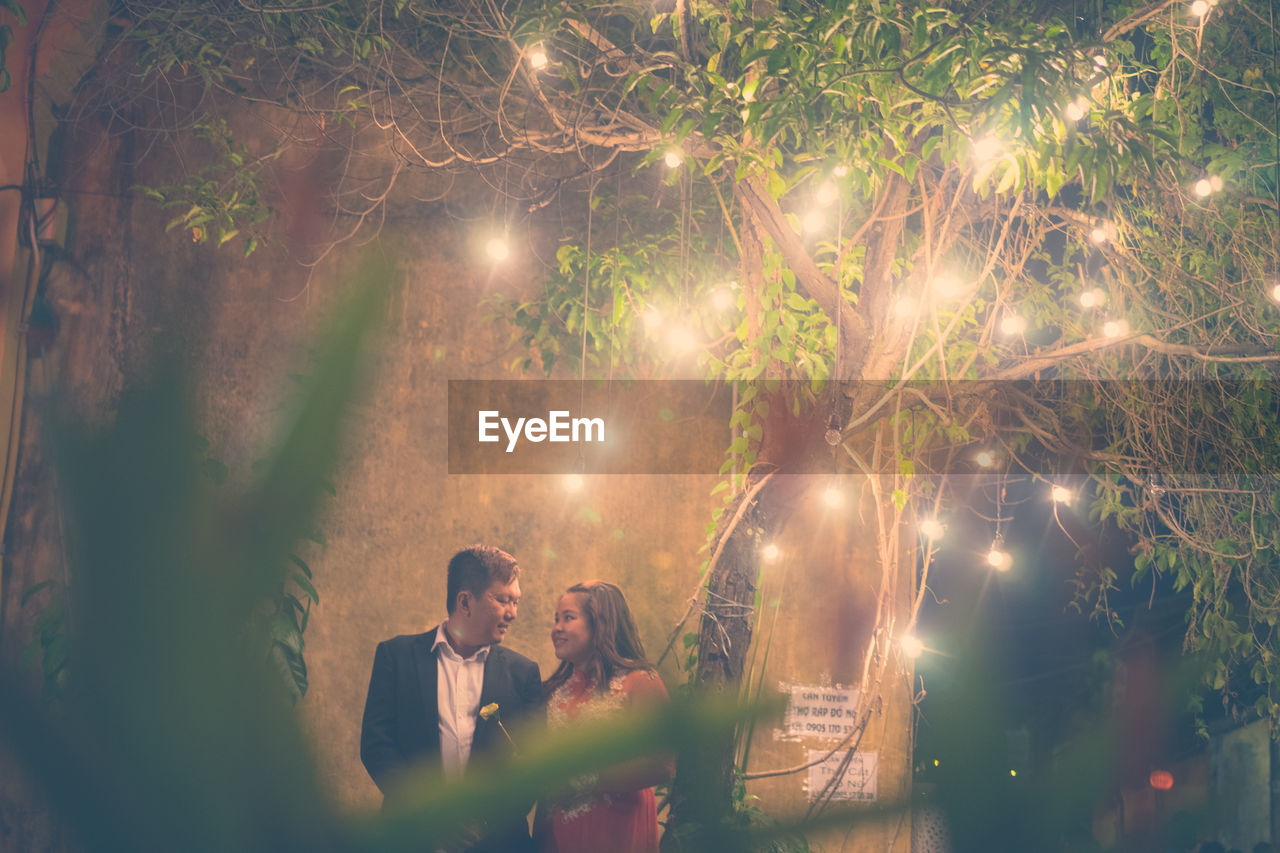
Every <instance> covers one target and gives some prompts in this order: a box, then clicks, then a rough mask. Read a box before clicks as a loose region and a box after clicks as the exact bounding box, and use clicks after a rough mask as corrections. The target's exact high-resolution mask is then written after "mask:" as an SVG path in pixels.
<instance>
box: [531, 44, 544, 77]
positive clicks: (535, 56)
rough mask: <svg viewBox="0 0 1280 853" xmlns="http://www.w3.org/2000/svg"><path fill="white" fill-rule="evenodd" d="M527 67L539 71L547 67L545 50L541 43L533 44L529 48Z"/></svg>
mask: <svg viewBox="0 0 1280 853" xmlns="http://www.w3.org/2000/svg"><path fill="white" fill-rule="evenodd" d="M529 67H530V68H532V69H533V70H534V71H540V70H541V69H543V68H546V67H547V52H546V50H544V49H543V47H542V45H540V44H535V45H534V46H533V47H531V48H529Z"/></svg>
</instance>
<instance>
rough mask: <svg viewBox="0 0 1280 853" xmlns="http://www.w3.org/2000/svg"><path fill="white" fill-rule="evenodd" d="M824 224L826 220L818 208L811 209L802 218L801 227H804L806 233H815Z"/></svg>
mask: <svg viewBox="0 0 1280 853" xmlns="http://www.w3.org/2000/svg"><path fill="white" fill-rule="evenodd" d="M824 224H825V220H824V219H823V218H822V214H821V213H819V212H818V211H816V210H810V211H809V212H808V213H806V214H805V215H804V218H803V219H802V220H800V227H801V228H803V229H804V232H805V233H806V234H815V233H817V232H818V231H821V230H822V226H823V225H824Z"/></svg>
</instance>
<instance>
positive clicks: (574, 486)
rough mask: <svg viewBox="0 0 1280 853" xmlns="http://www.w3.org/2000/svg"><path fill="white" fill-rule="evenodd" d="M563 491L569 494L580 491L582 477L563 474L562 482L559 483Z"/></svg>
mask: <svg viewBox="0 0 1280 853" xmlns="http://www.w3.org/2000/svg"><path fill="white" fill-rule="evenodd" d="M561 484H562V485H563V486H564V490H565V491H566V492H569V493H571V494H572V493H574V492H580V491H582V485H583V480H582V475H581V474H565V475H564V480H562V481H561Z"/></svg>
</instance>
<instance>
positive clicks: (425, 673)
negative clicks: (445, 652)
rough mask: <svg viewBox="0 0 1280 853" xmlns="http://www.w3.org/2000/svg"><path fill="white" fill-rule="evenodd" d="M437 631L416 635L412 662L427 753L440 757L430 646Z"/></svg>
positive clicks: (435, 677) (436, 691) (436, 680)
mask: <svg viewBox="0 0 1280 853" xmlns="http://www.w3.org/2000/svg"><path fill="white" fill-rule="evenodd" d="M439 630H440V629H439V628H435V629H433V630H431V631H428V632H427V633H425V634H420V635H418V638H417V640H416V641H415V642H414V644H413V662H414V666H415V667H416V668H417V670H418V684H419V685H420V686H421V688H422V722H423V728H424V729H425V731H424V732H423V734H424V735H425V736H426V741H427V751H428V752H429V753H431V754H432V755H435V756H437V757H439V755H440V700H439V687H440V683H439V676H438V674H437V672H436V656H435V653H434V652H433V651H432V646H433V645H435V641H436V631H439Z"/></svg>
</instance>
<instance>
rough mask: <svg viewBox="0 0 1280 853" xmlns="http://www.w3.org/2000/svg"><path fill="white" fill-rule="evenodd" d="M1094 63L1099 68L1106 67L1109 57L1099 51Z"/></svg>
mask: <svg viewBox="0 0 1280 853" xmlns="http://www.w3.org/2000/svg"><path fill="white" fill-rule="evenodd" d="M1093 64H1094V65H1096V66H1098V67H1099V68H1106V67H1107V58H1106V57H1105V56H1103V55H1102V54H1101V53H1099V54H1098V55H1097V56H1095V57H1094V58H1093Z"/></svg>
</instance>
